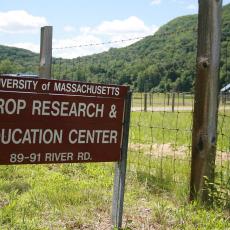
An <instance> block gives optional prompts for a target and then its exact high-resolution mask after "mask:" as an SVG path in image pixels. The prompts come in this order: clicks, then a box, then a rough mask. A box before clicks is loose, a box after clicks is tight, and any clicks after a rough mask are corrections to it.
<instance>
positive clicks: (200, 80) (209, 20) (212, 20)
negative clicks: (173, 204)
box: [190, 0, 222, 202]
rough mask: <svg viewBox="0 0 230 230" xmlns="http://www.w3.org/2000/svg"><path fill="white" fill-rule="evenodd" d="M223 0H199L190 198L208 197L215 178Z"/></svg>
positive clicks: (205, 199)
mask: <svg viewBox="0 0 230 230" xmlns="http://www.w3.org/2000/svg"><path fill="white" fill-rule="evenodd" d="M221 8H222V0H199V14H198V44H197V49H198V50H197V63H196V64H197V77H196V82H195V102H194V103H195V104H194V114H193V132H192V165H191V181H190V200H194V199H199V200H201V201H203V202H207V201H208V190H207V186H206V183H205V180H204V178H207V179H208V182H214V172H215V157H216V143H217V113H218V78H219V60H220V38H221Z"/></svg>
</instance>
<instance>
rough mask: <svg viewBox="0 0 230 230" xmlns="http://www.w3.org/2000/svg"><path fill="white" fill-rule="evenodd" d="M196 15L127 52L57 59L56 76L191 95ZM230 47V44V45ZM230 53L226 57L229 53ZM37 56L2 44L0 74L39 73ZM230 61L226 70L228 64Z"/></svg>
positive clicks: (226, 35)
mask: <svg viewBox="0 0 230 230" xmlns="http://www.w3.org/2000/svg"><path fill="white" fill-rule="evenodd" d="M222 25H223V26H222V42H221V74H220V79H221V80H220V86H222V85H225V84H226V83H229V82H230V79H227V78H230V77H229V76H230V45H229V44H227V40H228V41H229V40H230V32H229V31H230V4H228V5H226V6H224V8H223V17H222ZM196 31H197V15H189V16H183V17H179V18H176V19H174V20H172V21H170V22H169V23H167V24H166V25H164V26H162V27H161V28H160V29H159V30H158V32H156V33H155V34H154V35H153V36H148V37H146V38H144V39H142V40H140V41H138V42H136V43H134V44H132V45H130V46H128V47H125V48H111V49H110V50H109V51H108V52H104V53H101V54H95V55H91V56H86V57H82V58H76V59H73V60H65V59H54V60H53V62H54V65H53V76H54V77H55V78H59V77H62V76H65V78H70V79H76V80H82V81H89V82H105V83H116V84H129V85H131V87H132V88H133V89H134V90H137V91H171V90H176V91H191V90H192V88H193V82H194V76H195V58H196V38H197V32H196ZM228 43H230V42H228ZM227 52H228V55H227V57H226V53H227ZM38 57H39V55H38V54H34V53H32V52H30V51H26V50H23V49H17V48H11V47H5V46H0V60H1V62H0V73H2V72H5V73H6V72H11V73H12V72H14V73H15V72H24V73H25V72H28V73H37V69H38V67H37V66H38V59H39V58H38ZM226 63H228V66H226Z"/></svg>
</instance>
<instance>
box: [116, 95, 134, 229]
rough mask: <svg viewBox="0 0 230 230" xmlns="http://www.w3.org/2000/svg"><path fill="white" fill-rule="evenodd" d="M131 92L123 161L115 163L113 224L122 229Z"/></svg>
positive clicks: (123, 143)
mask: <svg viewBox="0 0 230 230" xmlns="http://www.w3.org/2000/svg"><path fill="white" fill-rule="evenodd" d="M131 95H132V94H131V92H128V95H127V98H126V102H125V116H124V117H125V121H124V131H123V141H122V147H121V160H120V161H119V162H116V163H115V175H114V188H113V204H112V222H113V226H114V227H116V228H118V229H120V228H121V226H122V216H123V203H124V193H125V177H126V165H127V152H128V141H129V123H130V111H131V98H132V96H131Z"/></svg>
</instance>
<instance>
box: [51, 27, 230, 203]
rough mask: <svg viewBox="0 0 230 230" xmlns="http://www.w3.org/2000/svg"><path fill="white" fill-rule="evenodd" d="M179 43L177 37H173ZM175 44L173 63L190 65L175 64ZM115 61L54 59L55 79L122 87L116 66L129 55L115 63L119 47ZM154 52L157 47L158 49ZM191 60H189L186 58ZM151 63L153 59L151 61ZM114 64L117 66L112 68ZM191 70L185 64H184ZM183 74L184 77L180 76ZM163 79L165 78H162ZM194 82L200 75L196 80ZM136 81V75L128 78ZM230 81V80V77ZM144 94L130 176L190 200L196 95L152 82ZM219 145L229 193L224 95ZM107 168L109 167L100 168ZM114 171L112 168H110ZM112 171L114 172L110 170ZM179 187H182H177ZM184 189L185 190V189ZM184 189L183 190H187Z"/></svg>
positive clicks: (229, 110) (228, 106)
mask: <svg viewBox="0 0 230 230" xmlns="http://www.w3.org/2000/svg"><path fill="white" fill-rule="evenodd" d="M184 32H186V33H188V32H189V33H191V34H192V36H197V30H196V28H193V29H191V30H186V31H185V30H178V31H173V32H165V33H161V34H155V35H154V37H152V38H151V39H153V40H159V41H162V40H170V39H171V37H172V36H171V35H175V34H178V33H184ZM140 39H143V37H138V38H133V39H126V40H120V41H113V42H111V41H109V42H103V43H91V44H76V45H72V46H65V47H56V48H53V53H54V55H55V52H57V51H59V50H65V49H74V50H76V52H77V49H82V48H84V47H91V48H95V47H100V46H101V47H104V46H107V45H113V44H116V45H120V47H124V46H125V44H129V43H130V42H134V41H138V40H140ZM172 39H174V38H172ZM229 42H230V41H226V43H225V45H224V48H222V54H221V60H224V61H225V68H222V74H223V75H225V78H226V79H229V78H230V76H229V72H230V71H229V69H230V66H229V65H230V64H229V60H228V59H229V52H230V50H229V49H230V45H229ZM182 45H183V46H184V49H187V50H188V49H190V50H191V51H193V52H194V51H196V45H195V46H194V44H192V45H191V44H189V45H187V46H186V44H182ZM176 48H177V47H176V46H174V47H173V49H172V53H171V54H170V55H171V60H172V63H171V65H172V66H173V67H174V68H175V69H176V68H177V66H180V65H182V64H183V65H185V64H184V63H182V61H181V60H176V61H175V60H174V59H175V58H174V55H175V53H176ZM113 52H114V60H115V61H114V62H112V63H111V59H110V57H109V56H108V53H107V52H103V53H100V54H94V55H88V56H83V57H80V56H79V57H76V58H73V59H69V60H68V59H62V58H53V63H52V77H53V78H55V79H68V80H77V81H88V82H95V83H109V84H116V83H119V84H122V83H123V82H122V81H120V75H119V73H118V72H116V66H119V65H121V64H122V65H128V64H129V62H130V61H131V60H129V58H130V57H125V59H123V60H125V63H120V61H119V60H118V59H116V54H118V53H117V50H116V49H114V50H113ZM153 52H154V47H153ZM183 59H186V56H185V57H183ZM150 61H151V60H150ZM111 65H113V66H112V67H113V68H111ZM187 65H190V66H193V69H194V75H195V69H196V61H195V56H194V57H193V62H192V63H188V64H187ZM184 68H185V69H186V68H187V67H186V65H185V66H184ZM181 74H183V73H179V75H181ZM161 77H164V76H161ZM192 77H193V79H194V77H195V76H192ZM127 78H131V79H132V76H127ZM229 83H230V79H229ZM143 89H144V90H143V91H144V92H133V96H132V115H131V124H130V139H129V153H128V178H129V177H130V178H132V177H133V176H136V177H137V178H138V180H139V182H140V183H141V184H143V185H144V186H147V187H148V188H151V189H153V190H154V191H156V192H161V191H162V190H164V191H165V190H166V191H176V192H179V193H183V196H185V197H184V198H185V199H187V195H186V194H188V190H189V180H190V171H191V168H190V163H191V140H192V114H193V103H194V95H193V93H188V92H180V91H177V90H176V89H175V90H172V89H171V90H170V91H167V92H162V91H161V92H157V93H156V92H149V86H148V83H147V82H144V84H143ZM219 101H220V103H219V114H218V115H219V122H218V143H217V157H216V182H217V184H218V185H220V186H221V188H223V189H225V191H226V189H227V190H228V189H229V184H230V176H229V175H230V96H229V92H227V93H223V94H220V100H219ZM101 166H102V168H104V169H105V168H107V166H106V165H105V164H101ZM109 170H110V169H109ZM110 172H111V173H112V171H111V170H110ZM179 187H180V189H178V188H179ZM181 187H182V188H183V189H181ZM182 191H183V192H182Z"/></svg>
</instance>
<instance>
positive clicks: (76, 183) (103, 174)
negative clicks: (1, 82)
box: [0, 112, 230, 230]
mask: <svg viewBox="0 0 230 230" xmlns="http://www.w3.org/2000/svg"><path fill="white" fill-rule="evenodd" d="M191 120H192V117H191V112H177V113H171V112H132V116H131V127H130V142H129V153H128V165H127V178H126V192H125V203H124V218H123V227H124V229H126V230H128V229H137V230H139V229H146V230H147V229H228V228H230V221H229V218H230V214H229V208H230V204H229V193H228V192H229V187H227V186H229V184H228V182H229V168H230V167H229V166H230V165H229V164H230V162H229V134H228V133H227V132H228V131H229V129H230V127H229V126H230V121H229V114H227V113H226V112H225V113H224V115H223V116H220V117H219V133H220V135H219V141H218V156H217V161H216V165H217V168H216V172H217V177H216V181H217V182H218V183H217V184H216V193H215V198H216V200H215V202H214V204H213V207H211V208H207V207H202V206H201V205H200V204H198V203H189V202H188V194H189V186H188V185H189V174H190V150H191V126H192V123H191ZM113 177H114V163H97V164H95V163H94V164H89V163H87V164H59V165H58V164H56V165H54V164H52V165H36V166H32V165H20V166H1V167H0V226H1V229H36V230H37V229H92V230H93V229H94V230H95V229H100V230H101V229H105V230H106V229H110V228H111V205H112V190H113ZM223 186H225V187H223ZM221 188H224V189H223V190H220V189H221Z"/></svg>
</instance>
